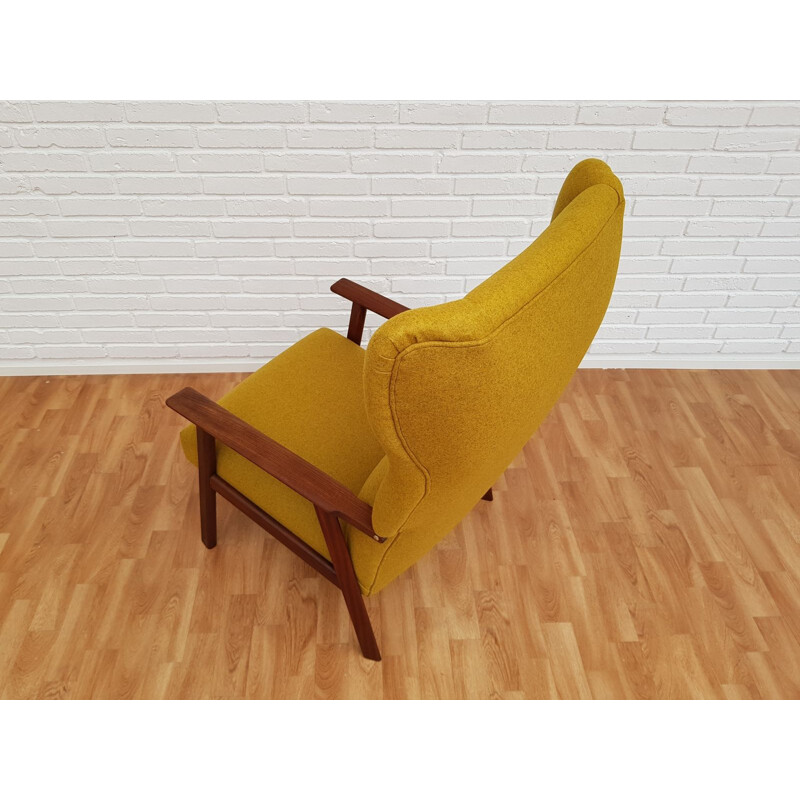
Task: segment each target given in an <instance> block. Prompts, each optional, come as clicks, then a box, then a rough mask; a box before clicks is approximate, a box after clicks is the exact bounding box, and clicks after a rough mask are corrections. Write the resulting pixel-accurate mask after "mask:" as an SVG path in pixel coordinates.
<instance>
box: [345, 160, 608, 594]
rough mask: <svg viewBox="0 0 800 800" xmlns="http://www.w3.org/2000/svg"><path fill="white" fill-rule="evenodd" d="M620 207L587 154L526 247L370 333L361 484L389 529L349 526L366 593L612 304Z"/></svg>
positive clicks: (572, 359) (542, 408)
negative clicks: (367, 435) (448, 297)
mask: <svg viewBox="0 0 800 800" xmlns="http://www.w3.org/2000/svg"><path fill="white" fill-rule="evenodd" d="M623 209H624V198H623V192H622V186H621V184H620V182H619V180H618V179H617V178H616V176H615V175H614V174H613V173H612V172H611V170H610V169H609V168H608V167H607V166H606V164H604V163H603V162H601V161H597V160H595V159H590V160H588V161H584V162H582V163H581V164H579V165H577V166H576V167H575V168H574V169H573V170H572V172H571V173H570V175H569V177H568V178H567V180H566V182H565V184H564V187H563V188H562V190H561V194H560V195H559V198H558V201H557V203H556V213H555V214H554V218H553V221H552V222H551V224H550V226H549V227H548V228H547V230H545V231H544V232H543V233H542V235H541V236H540V237H539V238H538V239H537V240H536V241H535V242H534V243H533V244H532V245H531V246H530V247H528V248H527V249H526V250H525V251H524V252H522V253H521V254H520V255H518V256H517V257H516V258H515V259H513V260H512V261H511V262H510V263H508V264H507V265H506V266H505V267H503V268H502V269H500V270H499V271H498V272H496V273H495V274H494V275H492V276H491V277H490V278H489V279H488V280H486V281H484V282H483V283H482V284H480V286H478V287H476V288H475V289H473V290H472V291H471V292H470V293H469V294H468V295H467V296H466V297H464V298H463V299H461V300H456V301H454V302H451V303H445V304H443V305H439V306H433V307H429V308H420V309H416V310H413V311H407V312H405V313H403V314H400V315H398V316H397V317H394V318H393V319H390V320H388V321H387V322H385V323H384V324H383V325H382V326H381V327H380V328H379V329H378V330H377V331H376V332H375V334H374V335H373V336H372V339H371V340H370V342H369V346H368V347H367V357H366V362H365V366H364V388H365V399H366V404H367V414H368V416H369V419H370V422H371V424H372V427H373V430H374V431H375V435H376V436H377V438H378V441H379V442H380V444H381V446H382V447H383V449H384V451H385V452H386V458H385V459H384V460H383V461H382V462H381V463H380V464H379V465H378V466H377V467H376V469H375V471H374V472H373V474H372V475H370V477H369V479H368V480H367V482H366V483H365V485H364V488H363V489H362V491H361V495H360V496H361V498H362V499H364V500H366V501H367V502H368V503H370V504H371V505H372V506H373V515H372V518H373V526H374V528H375V530H376V532H377V533H378V534H379V535H381V536H385V537H391V538H390V539H389V541H387V542H386V543H385V544H383V545H377V544H375V543H374V542H372V541H370V540H368V539H366V538H365V537H360V538H359V537H355V536H351V538H350V552H351V555H352V558H353V561H354V563H355V564H356V565H357V567H356V568H357V570H358V573H359V577H360V580H361V581H362V583H363V584H366V587H367V593H373V592H376V591H379V590H380V589H381V588H383V587H384V586H385V585H386V584H387V583H388V582H389V581H391V580H392V579H393V578H395V577H397V576H398V575H400V574H401V573H402V572H404V571H405V570H406V569H408V567H410V566H411V565H412V564H413V563H414V562H416V561H417V560H418V559H419V558H420V557H421V556H422V555H423V554H424V553H426V552H427V551H428V550H430V549H431V548H432V547H433V546H434V545H435V544H436V543H437V542H439V541H440V540H441V539H442V538H443V537H444V536H446V535H447V533H448V532H449V531H450V530H452V528H453V527H454V526H455V525H456V524H458V522H459V521H460V520H461V519H463V517H464V516H465V515H466V514H467V513H468V512H469V511H470V509H471V508H472V507H473V506H474V505H475V504H476V503H477V502H478V501H479V500H480V498H481V496H482V495H483V494H484V493H485V492H486V490H487V489H488V488H489V487H490V486H491V485H492V483H493V482H494V481H495V480H496V479H497V478H498V477H499V476H500V475H501V474H502V473H503V471H504V470H505V469H506V467H508V465H509V464H510V463H511V461H512V460H513V459H514V458H515V456H516V455H517V454H518V453H519V452H520V450H521V449H522V447H523V445H524V444H525V442H527V441H528V439H529V438H530V437H531V436H532V435H533V433H534V432H535V431H536V428H537V427H538V426H539V424H540V423H541V421H542V420H543V419H544V417H545V416H546V415H547V413H548V412H549V411H550V409H551V408H552V406H553V405H554V404H555V402H556V400H557V399H558V397H559V395H560V394H561V393H562V391H563V390H564V388H565V387H566V385H567V383H568V382H569V380H570V378H571V377H572V375H573V373H574V372H575V370H576V369H577V367H578V365H579V364H580V362H581V359H582V358H583V356H584V354H585V353H586V350H587V349H588V347H589V345H590V344H591V341H592V339H593V338H594V335H595V333H596V332H597V328H598V327H599V325H600V322H601V321H602V319H603V315H604V314H605V311H606V308H607V306H608V301H609V298H610V296H611V290H612V288H613V286H614V279H615V277H616V272H617V265H618V262H619V252H620V246H621V241H622V215H623ZM369 575H372V576H373V579H372V581H371V582H369V583H367V580H368V577H367V576H369Z"/></svg>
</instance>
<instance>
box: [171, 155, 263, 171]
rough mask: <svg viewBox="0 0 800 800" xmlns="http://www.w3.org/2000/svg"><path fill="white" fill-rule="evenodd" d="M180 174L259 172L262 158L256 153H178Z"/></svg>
mask: <svg viewBox="0 0 800 800" xmlns="http://www.w3.org/2000/svg"><path fill="white" fill-rule="evenodd" d="M176 160H177V163H178V169H179V170H180V171H181V172H261V168H262V166H263V163H262V157H261V155H259V154H258V153H196V154H195V153H192V154H191V155H190V154H188V153H180V154H179V155H178V156H177V159H176Z"/></svg>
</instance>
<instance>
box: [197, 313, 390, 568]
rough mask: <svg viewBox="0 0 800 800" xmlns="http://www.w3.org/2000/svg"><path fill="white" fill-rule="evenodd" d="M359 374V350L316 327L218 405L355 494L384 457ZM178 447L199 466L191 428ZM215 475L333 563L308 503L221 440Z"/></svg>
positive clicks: (360, 356) (310, 505)
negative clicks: (368, 415)
mask: <svg viewBox="0 0 800 800" xmlns="http://www.w3.org/2000/svg"><path fill="white" fill-rule="evenodd" d="M363 369H364V351H363V350H362V349H361V348H360V347H359V346H358V345H356V344H353V342H351V341H350V340H349V339H346V338H345V337H344V336H341V335H339V334H338V333H334V332H333V331H331V330H328V329H327V328H321V329H320V330H318V331H315V332H314V333H312V334H309V335H308V336H306V337H305V338H303V339H301V340H300V341H299V342H298V343H297V344H295V345H293V346H292V347H290V348H289V349H288V350H285V351H284V352H283V353H281V354H280V355H279V356H277V357H276V358H273V359H272V361H270V362H269V363H268V364H266V365H265V366H263V367H261V369H259V370H258V371H257V372H254V373H253V374H252V375H250V376H249V377H248V378H246V379H245V380H244V381H243V382H242V383H240V384H239V385H238V386H237V387H236V388H235V389H234V390H233V391H232V392H230V393H229V394H227V395H225V397H223V398H222V400H220V401H219V404H220V405H221V406H223V408H227V409H228V411H230V412H231V413H232V414H235V415H236V416H237V417H240V418H241V419H243V420H245V421H246V422H248V423H250V425H252V426H253V427H255V428H257V429H258V430H260V431H262V432H264V433H266V434H267V435H268V436H270V437H272V438H273V439H275V441H277V442H279V443H280V444H282V445H283V446H284V447H288V448H289V449H290V450H292V451H294V452H295V453H297V454H298V455H300V456H302V457H303V458H305V459H306V460H307V461H310V462H311V463H312V464H314V465H315V466H317V467H319V468H320V469H321V470H323V471H324V472H327V473H328V474H329V475H331V476H333V477H334V478H336V480H338V481H340V482H341V483H343V484H344V485H345V486H347V487H348V488H349V489H351V490H352V491H353V492H355V493H358V492H359V491H360V490H361V488H362V486H363V484H364V481H365V480H366V479H367V477H368V476H369V474H370V473H371V472H372V470H373V469H374V467H375V465H376V464H378V462H379V461H380V459H381V458H382V456H383V451H382V450H381V448H380V445H379V444H378V442H377V441H376V439H375V436H374V435H373V433H372V430H371V429H370V426H369V422H368V421H367V415H366V412H365V409H364V393H363V388H362V374H363ZM181 444H182V445H183V450H184V453H185V454H186V457H187V458H188V459H189V460H190V461H191V462H192V463H193V464H194V465H195V466H196V465H197V434H196V430H195V426H194V425H190V426H189V427H187V428H184V430H183V431H181ZM217 473H218V474H219V476H220V477H221V478H223V479H224V480H226V481H228V483H230V484H231V485H232V486H234V487H236V488H237V489H238V490H239V491H240V492H241V493H242V494H243V495H245V497H247V498H248V499H250V500H252V501H253V502H254V503H255V504H256V505H257V506H259V508H262V509H264V510H265V511H266V512H267V513H268V514H270V515H271V516H273V517H274V518H275V519H277V520H278V522H280V523H282V524H283V525H285V526H286V527H287V528H289V530H291V531H292V532H293V533H295V534H297V535H298V536H299V537H300V538H301V539H303V541H305V542H306V543H307V544H309V545H311V547H313V548H314V549H315V550H316V551H317V552H318V553H321V554H322V555H323V556H325V558H330V556H329V554H328V548H327V547H326V545H325V539H324V537H323V536H322V531H321V530H320V527H319V522H318V521H317V516H316V513H315V511H314V506H313V505H312V504H311V503H310V502H309V501H308V500H306V499H305V498H304V497H301V496H300V495H299V494H297V493H296V492H294V491H293V490H291V489H289V488H288V487H287V486H285V485H284V484H282V483H281V482H280V481H278V480H276V479H275V478H273V477H272V476H271V475H268V474H267V473H265V472H264V471H263V470H261V469H259V468H258V467H256V466H255V465H254V464H252V463H251V462H250V461H248V460H247V459H245V458H243V457H242V456H240V455H239V454H238V453H236V452H235V451H233V450H231V449H230V448H229V447H225V446H224V445H221V444H219V442H218V443H217ZM359 535H360V536H362V538H366V537H364V536H363V534H359Z"/></svg>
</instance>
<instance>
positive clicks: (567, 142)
mask: <svg viewBox="0 0 800 800" xmlns="http://www.w3.org/2000/svg"><path fill="white" fill-rule="evenodd" d="M632 138H633V134H632V133H631V132H630V131H627V130H613V131H611V130H607V129H604V128H598V129H596V130H594V129H590V128H584V129H575V130H568V131H550V133H549V134H548V137H547V146H548V147H549V148H551V149H553V150H587V149H591V150H594V151H595V152H597V151H598V150H627V149H628V148H629V147H630V146H631V139H632Z"/></svg>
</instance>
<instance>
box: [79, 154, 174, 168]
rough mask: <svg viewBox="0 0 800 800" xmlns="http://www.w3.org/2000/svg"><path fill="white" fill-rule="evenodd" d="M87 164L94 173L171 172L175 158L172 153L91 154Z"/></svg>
mask: <svg viewBox="0 0 800 800" xmlns="http://www.w3.org/2000/svg"><path fill="white" fill-rule="evenodd" d="M179 158H183V156H179ZM89 164H90V166H91V168H92V169H93V170H94V171H96V172H173V171H174V170H175V156H173V155H172V153H128V152H114V153H92V154H91V155H90V156H89Z"/></svg>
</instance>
